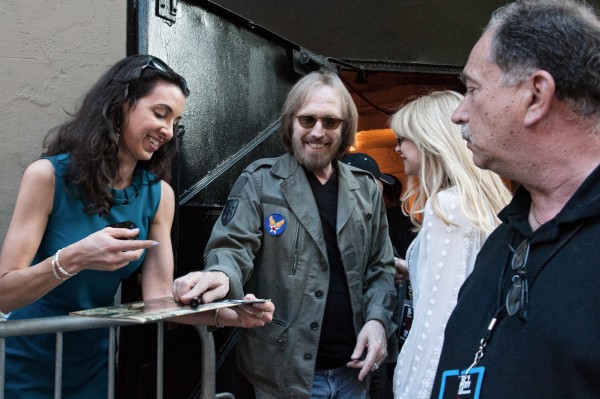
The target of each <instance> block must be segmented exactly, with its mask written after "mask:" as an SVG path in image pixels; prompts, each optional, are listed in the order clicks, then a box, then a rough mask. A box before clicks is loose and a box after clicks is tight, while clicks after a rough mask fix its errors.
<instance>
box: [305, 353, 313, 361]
mask: <svg viewBox="0 0 600 399" xmlns="http://www.w3.org/2000/svg"><path fill="white" fill-rule="evenodd" d="M304 360H312V355H311V354H310V353H305V354H304Z"/></svg>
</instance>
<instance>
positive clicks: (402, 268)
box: [394, 256, 409, 284]
mask: <svg viewBox="0 0 600 399" xmlns="http://www.w3.org/2000/svg"><path fill="white" fill-rule="evenodd" d="M394 266H395V267H396V275H395V276H394V283H396V284H402V282H403V281H408V277H409V276H408V267H406V261H405V260H404V259H400V258H396V257H395V256H394Z"/></svg>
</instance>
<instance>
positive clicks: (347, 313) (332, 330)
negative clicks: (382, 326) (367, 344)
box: [305, 170, 356, 370]
mask: <svg viewBox="0 0 600 399" xmlns="http://www.w3.org/2000/svg"><path fill="white" fill-rule="evenodd" d="M305 172H306V177H307V178H308V181H309V183H310V187H311V189H312V192H313V196H314V197H315V202H316V203H317V208H318V209H319V217H320V218H321V225H322V226H323V235H324V237H325V246H326V247H327V260H328V261H329V268H330V272H329V291H328V294H327V302H326V304H325V314H324V316H323V322H322V326H321V337H320V339H319V349H318V353H317V360H316V368H317V370H331V369H334V368H337V367H341V366H343V365H345V364H346V363H347V362H349V361H350V360H351V359H350V356H351V355H352V352H353V351H354V346H355V345H356V335H355V334H354V324H353V322H352V319H353V317H352V305H351V303H350V292H349V290H348V283H347V281H346V273H345V272H344V267H343V265H342V258H341V254H340V249H339V247H338V244H337V234H336V221H337V200H338V176H337V173H336V172H334V173H333V175H332V176H331V178H330V179H329V181H327V183H325V184H321V182H319V180H318V179H317V177H316V176H315V175H314V174H313V173H312V172H310V171H307V170H305ZM315 217H316V215H315Z"/></svg>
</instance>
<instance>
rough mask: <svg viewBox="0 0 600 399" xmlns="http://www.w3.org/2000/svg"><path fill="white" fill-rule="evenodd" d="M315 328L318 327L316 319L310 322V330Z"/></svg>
mask: <svg viewBox="0 0 600 399" xmlns="http://www.w3.org/2000/svg"><path fill="white" fill-rule="evenodd" d="M317 328H319V323H317V322H316V321H313V322H312V323H310V329H311V330H316V329H317Z"/></svg>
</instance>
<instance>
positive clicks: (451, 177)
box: [391, 91, 510, 399]
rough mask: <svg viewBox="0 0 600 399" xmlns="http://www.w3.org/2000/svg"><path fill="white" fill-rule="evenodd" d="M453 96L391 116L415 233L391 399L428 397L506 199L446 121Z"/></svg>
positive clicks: (431, 98)
mask: <svg viewBox="0 0 600 399" xmlns="http://www.w3.org/2000/svg"><path fill="white" fill-rule="evenodd" d="M461 100H462V95H460V94H459V93H456V92H453V91H441V92H434V93H431V94H429V95H426V96H423V97H420V98H418V99H416V100H415V101H412V102H411V103H409V104H408V105H406V106H404V107H402V108H401V109H400V110H399V111H397V112H396V113H395V114H394V115H393V116H392V119H391V127H392V130H393V131H394V133H395V135H396V137H397V138H398V146H397V147H396V152H398V154H400V156H401V157H402V160H403V162H404V171H405V173H406V174H407V175H409V176H411V177H410V179H409V185H408V189H407V192H406V194H405V195H404V197H403V203H404V206H405V212H407V213H408V214H409V215H410V218H411V220H412V222H413V224H414V225H415V226H416V227H415V229H416V230H417V231H418V235H417V237H416V238H415V240H414V241H413V242H412V244H411V245H410V247H409V249H408V251H407V256H406V259H407V263H408V270H409V275H410V281H411V285H412V289H413V306H414V319H413V323H412V327H411V330H410V333H409V335H408V338H407V340H406V342H405V344H404V346H403V347H402V351H401V352H400V355H399V356H398V362H397V365H396V370H395V373H394V397H395V398H396V399H400V398H411V399H413V398H429V397H430V395H431V389H432V387H433V381H434V378H435V373H436V370H437V365H438V361H439V357H440V352H441V349H442V344H443V342H444V328H445V326H446V322H447V321H448V317H449V316H450V313H451V312H452V310H453V309H454V306H455V305H456V300H457V296H458V291H459V289H460V287H461V285H462V283H463V282H464V281H465V279H466V278H467V276H468V275H469V274H470V273H471V271H472V270H473V265H474V263H475V258H476V256H477V252H479V249H480V248H481V246H482V245H483V243H484V241H485V239H486V238H487V236H488V234H489V233H490V232H491V231H492V230H493V229H494V228H495V227H496V225H497V224H498V223H499V220H498V218H497V217H496V214H497V213H498V212H499V211H500V210H501V209H502V208H503V207H504V206H505V205H506V204H507V203H508V201H509V200H510V193H509V191H508V190H507V188H506V187H505V186H504V184H503V183H502V180H501V179H500V177H498V176H497V175H495V174H494V173H492V172H489V171H485V170H481V169H479V168H477V167H476V166H475V164H474V163H473V161H472V157H471V154H470V152H469V150H468V149H467V146H466V143H465V142H464V141H463V139H462V136H461V129H460V127H459V126H457V125H454V124H453V123H452V122H451V120H450V116H451V115H452V112H453V111H454V110H455V109H456V108H457V107H458V105H459V103H460V102H461ZM415 177H418V183H417V182H416V181H415V180H416V179H415ZM409 198H410V199H411V200H412V201H408V199H409ZM409 203H410V204H411V205H410V209H407V208H408V207H409V206H408V204H409Z"/></svg>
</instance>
